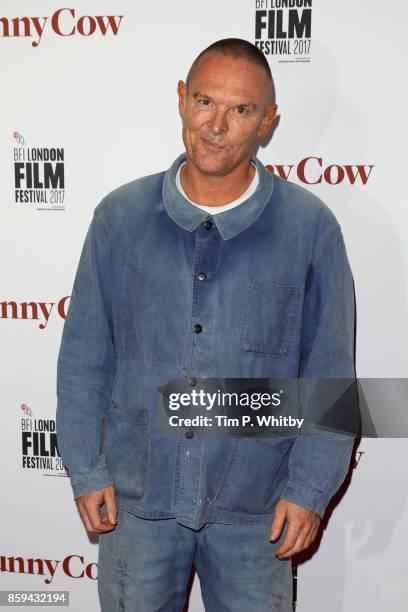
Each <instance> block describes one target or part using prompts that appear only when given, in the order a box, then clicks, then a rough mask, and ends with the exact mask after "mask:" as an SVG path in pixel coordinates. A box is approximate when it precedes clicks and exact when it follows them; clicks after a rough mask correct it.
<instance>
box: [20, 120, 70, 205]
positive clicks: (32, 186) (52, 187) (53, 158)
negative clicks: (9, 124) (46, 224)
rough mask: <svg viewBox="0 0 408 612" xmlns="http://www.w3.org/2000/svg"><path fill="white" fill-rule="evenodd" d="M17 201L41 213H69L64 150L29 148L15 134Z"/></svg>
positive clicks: (61, 148) (22, 138)
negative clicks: (44, 211) (66, 207)
mask: <svg viewBox="0 0 408 612" xmlns="http://www.w3.org/2000/svg"><path fill="white" fill-rule="evenodd" d="M13 139H14V142H15V145H14V147H13V167H14V201H15V202H16V203H17V204H19V205H21V206H27V205H28V206H31V205H34V206H35V207H36V209H37V210H52V211H62V210H65V151H64V149H63V147H28V146H26V140H25V138H24V136H23V135H22V134H20V132H17V131H15V132H13Z"/></svg>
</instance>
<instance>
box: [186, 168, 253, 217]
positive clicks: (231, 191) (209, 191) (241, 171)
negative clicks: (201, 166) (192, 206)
mask: <svg viewBox="0 0 408 612" xmlns="http://www.w3.org/2000/svg"><path fill="white" fill-rule="evenodd" d="M254 174H255V167H254V165H253V164H251V162H250V160H249V161H248V165H245V166H242V165H240V166H238V167H237V168H235V169H234V170H233V171H232V172H230V173H229V174H227V175H222V176H211V175H204V174H202V173H201V172H200V171H199V170H198V169H197V168H196V167H195V166H194V164H193V163H192V162H191V161H190V160H189V158H187V162H186V163H185V164H184V165H183V166H182V168H181V171H180V181H181V185H182V187H183V189H184V191H185V193H186V195H187V196H188V197H189V198H190V200H192V201H193V202H196V203H197V204H203V205H205V206H222V205H223V204H229V203H230V202H233V201H234V200H236V199H237V198H239V196H240V195H241V194H243V193H244V192H245V191H246V190H247V189H248V187H249V185H250V184H251V182H252V179H253V178H254Z"/></svg>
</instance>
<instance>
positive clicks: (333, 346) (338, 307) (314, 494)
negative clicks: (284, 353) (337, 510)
mask: <svg viewBox="0 0 408 612" xmlns="http://www.w3.org/2000/svg"><path fill="white" fill-rule="evenodd" d="M354 304H355V302H354V287H353V278H352V274H351V270H350V265H349V262H348V259H347V254H346V249H345V244H344V240H343V236H342V233H341V229H340V226H339V225H338V224H336V226H335V227H333V228H332V229H331V230H329V231H328V232H327V234H326V236H325V238H324V240H323V243H322V246H321V248H320V249H319V251H318V253H317V255H316V257H315V258H314V261H313V263H312V265H311V267H310V270H309V274H308V278H307V282H306V288H305V300H304V307H303V316H302V332H301V334H302V336H301V354H300V372H299V378H300V381H299V383H300V387H301V388H302V379H303V380H304V382H305V384H304V389H308V388H309V387H310V386H312V385H313V383H315V385H317V389H319V388H321V389H322V394H320V395H319V393H317V394H316V393H314V394H313V395H312V398H313V400H312V401H313V402H314V403H315V404H316V401H317V402H318V401H319V397H322V401H321V403H322V404H324V403H325V401H327V400H324V399H323V396H324V393H323V392H324V390H325V389H327V388H329V391H330V390H331V389H332V388H333V383H335V382H336V381H334V380H333V379H339V378H341V379H343V380H345V381H350V382H354V381H355V369H354V320H355V306H354ZM330 381H332V386H331V387H330V385H331V382H330ZM309 382H310V383H311V384H310V385H309ZM319 385H320V387H319ZM304 395H305V397H303V396H302V393H300V403H301V410H302V416H304V414H305V413H304V412H303V408H302V401H304V403H305V404H306V403H307V398H306V395H307V393H305V394H304ZM329 395H330V393H329ZM343 405H344V404H343ZM334 408H335V410H336V409H337V408H336V406H334ZM315 409H316V410H315ZM325 409H326V406H323V405H322V406H316V405H315V406H314V407H313V406H312V410H315V414H319V411H321V412H324V411H325ZM339 409H341V402H340V408H339ZM331 412H332V413H333V406H332V408H331ZM308 415H310V412H309V413H307V414H306V417H307V416H308ZM306 420H307V418H306ZM313 423H314V424H315V423H318V419H316V420H313V417H312V426H311V427H310V428H309V431H308V433H306V434H304V433H303V432H301V434H300V435H299V436H298V437H297V438H296V440H295V442H294V444H293V446H292V449H291V452H290V456H289V480H288V482H287V484H286V487H285V489H284V491H283V493H282V497H284V498H285V499H287V500H288V501H291V502H294V503H296V504H299V505H301V506H304V507H306V508H308V509H310V510H313V511H314V512H316V513H317V514H319V515H320V516H321V517H323V515H324V512H325V509H326V507H327V504H328V503H329V501H330V499H331V497H332V496H333V495H334V494H335V492H336V491H337V489H338V488H339V486H340V485H341V483H342V482H343V480H344V479H345V477H346V475H347V472H348V469H349V466H350V459H351V453H352V449H353V444H354V439H355V437H354V436H353V435H349V434H344V433H336V432H335V431H330V430H329V429H327V430H326V431H322V430H321V429H320V431H319V432H318V433H316V432H317V429H319V428H315V427H314V424H313ZM343 431H344V430H343ZM310 432H311V433H310ZM313 432H315V433H313Z"/></svg>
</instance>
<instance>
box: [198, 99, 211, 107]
mask: <svg viewBox="0 0 408 612" xmlns="http://www.w3.org/2000/svg"><path fill="white" fill-rule="evenodd" d="M198 102H199V104H201V105H202V106H209V104H210V101H209V100H207V98H204V99H203V100H199V101H198Z"/></svg>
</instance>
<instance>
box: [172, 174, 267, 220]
mask: <svg viewBox="0 0 408 612" xmlns="http://www.w3.org/2000/svg"><path fill="white" fill-rule="evenodd" d="M185 163H186V162H184V164H185ZM184 164H181V165H180V166H179V168H178V170H177V174H176V185H177V189H178V190H179V191H180V193H181V194H182V195H183V196H184V197H185V198H186V199H187V200H188V201H189V202H191V204H193V206H197V208H201V210H205V212H208V213H211V214H212V215H216V214H218V213H221V212H224V210H229V209H230V208H234V207H235V206H239V205H240V204H242V203H243V202H245V200H247V199H248V198H249V197H251V195H252V194H253V193H255V191H256V188H257V187H258V184H259V176H258V170H257V169H256V166H255V164H252V165H253V166H254V168H255V174H254V178H253V179H252V181H251V184H250V185H249V187H248V189H247V190H246V191H245V192H244V193H243V194H241V195H240V196H239V198H237V199H236V200H233V202H228V204H223V205H221V206H203V205H202V204H196V202H193V200H190V198H189V197H188V195H187V194H186V192H185V191H184V189H183V187H182V185H181V180H180V171H181V167H182V166H184Z"/></svg>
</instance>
